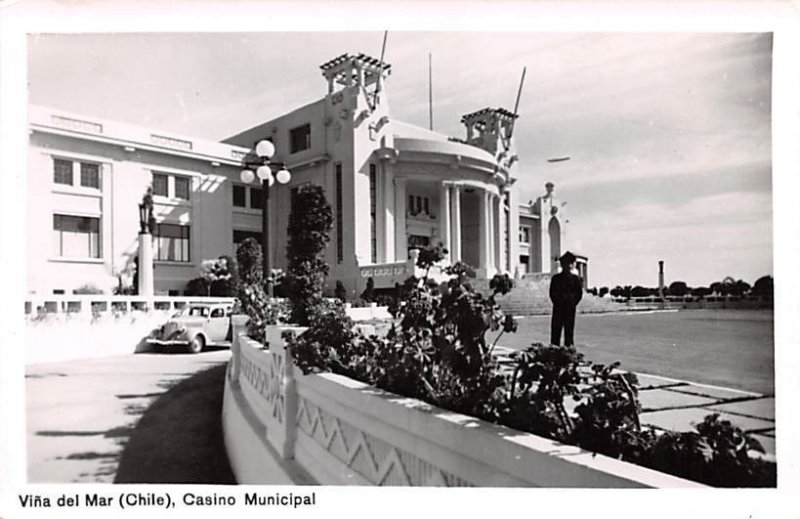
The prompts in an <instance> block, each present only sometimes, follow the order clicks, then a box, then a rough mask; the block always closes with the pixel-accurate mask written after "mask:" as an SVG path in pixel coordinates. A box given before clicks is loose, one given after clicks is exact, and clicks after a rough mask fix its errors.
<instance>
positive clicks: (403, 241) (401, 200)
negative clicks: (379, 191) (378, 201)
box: [394, 178, 408, 261]
mask: <svg viewBox="0 0 800 519" xmlns="http://www.w3.org/2000/svg"><path fill="white" fill-rule="evenodd" d="M394 250H395V261H405V260H407V259H408V238H407V237H406V179H404V178H395V179H394Z"/></svg>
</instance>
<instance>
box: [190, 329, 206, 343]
mask: <svg viewBox="0 0 800 519" xmlns="http://www.w3.org/2000/svg"><path fill="white" fill-rule="evenodd" d="M198 335H199V336H200V337H202V338H203V342H204V343H205V344H206V346H208V345H209V344H210V343H209V341H208V335H206V332H205V331H203V330H191V331H189V334H188V337H189V340H190V341H191V340H192V339H194V338H195V337H197V336H198Z"/></svg>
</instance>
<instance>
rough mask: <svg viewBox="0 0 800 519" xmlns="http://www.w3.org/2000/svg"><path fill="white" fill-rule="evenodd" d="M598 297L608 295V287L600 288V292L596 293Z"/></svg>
mask: <svg viewBox="0 0 800 519" xmlns="http://www.w3.org/2000/svg"><path fill="white" fill-rule="evenodd" d="M598 294H599V295H600V297H605V296H606V294H608V287H600V292H598Z"/></svg>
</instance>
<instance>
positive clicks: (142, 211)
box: [136, 188, 154, 296]
mask: <svg viewBox="0 0 800 519" xmlns="http://www.w3.org/2000/svg"><path fill="white" fill-rule="evenodd" d="M153 222H154V219H153V195H152V192H151V190H150V188H148V189H147V193H146V194H145V195H144V197H143V198H142V203H140V204H139V272H138V273H137V276H138V279H139V284H138V286H137V287H136V288H137V292H138V294H139V295H140V296H152V295H153V292H154V287H153V237H152V234H151V233H152V231H153Z"/></svg>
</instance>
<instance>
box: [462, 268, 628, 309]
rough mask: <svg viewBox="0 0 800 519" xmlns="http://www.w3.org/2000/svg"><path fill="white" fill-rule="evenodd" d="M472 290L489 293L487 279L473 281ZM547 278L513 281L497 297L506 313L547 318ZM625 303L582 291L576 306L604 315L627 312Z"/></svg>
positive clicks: (548, 289)
mask: <svg viewBox="0 0 800 519" xmlns="http://www.w3.org/2000/svg"><path fill="white" fill-rule="evenodd" d="M470 284H471V285H472V287H473V288H474V289H475V290H476V291H478V292H481V293H483V294H489V293H490V289H489V280H488V279H473V280H471V281H470ZM549 291H550V276H547V275H536V276H526V277H523V278H521V279H515V280H514V288H513V289H512V290H511V292H509V293H508V294H506V295H504V296H500V297H498V298H497V301H498V303H500V306H501V307H502V308H503V310H504V311H505V312H506V313H510V314H511V315H547V314H550V313H551V312H552V311H553V305H552V303H550V295H549ZM627 310H630V308H629V307H628V306H627V305H625V304H624V303H615V302H614V301H612V300H611V299H610V298H603V297H597V296H593V295H591V294H587V293H585V292H584V294H583V298H582V299H581V302H580V303H579V304H578V312H579V313H584V314H587V313H606V312H620V311H627Z"/></svg>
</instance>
